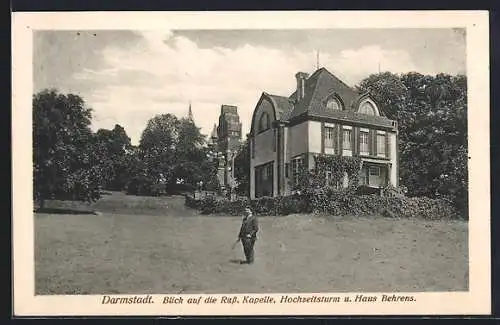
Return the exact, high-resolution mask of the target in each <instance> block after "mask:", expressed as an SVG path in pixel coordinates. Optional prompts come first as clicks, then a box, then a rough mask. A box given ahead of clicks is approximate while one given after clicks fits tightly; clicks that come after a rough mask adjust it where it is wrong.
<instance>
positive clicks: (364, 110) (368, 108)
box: [359, 100, 379, 116]
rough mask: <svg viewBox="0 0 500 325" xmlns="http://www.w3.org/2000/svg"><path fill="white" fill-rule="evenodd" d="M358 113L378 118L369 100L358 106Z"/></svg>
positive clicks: (375, 109) (374, 107)
mask: <svg viewBox="0 0 500 325" xmlns="http://www.w3.org/2000/svg"><path fill="white" fill-rule="evenodd" d="M359 113H361V114H366V115H374V116H379V113H378V109H377V107H376V106H375V104H374V103H373V102H372V101H371V100H365V101H363V102H362V103H361V105H359Z"/></svg>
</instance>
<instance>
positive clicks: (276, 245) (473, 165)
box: [13, 12, 490, 314]
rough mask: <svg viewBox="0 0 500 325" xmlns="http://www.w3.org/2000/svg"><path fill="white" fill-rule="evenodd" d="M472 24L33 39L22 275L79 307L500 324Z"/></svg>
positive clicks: (483, 91) (40, 293)
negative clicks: (493, 297)
mask: <svg viewBox="0 0 500 325" xmlns="http://www.w3.org/2000/svg"><path fill="white" fill-rule="evenodd" d="M324 14H325V15H327V14H328V13H324ZM330 14H331V13H330ZM469 14H470V15H469V16H468V15H465V14H464V16H463V17H462V16H460V13H457V19H456V21H460V19H462V18H463V23H461V24H460V23H454V21H453V20H452V22H451V23H449V24H446V23H444V22H445V21H446V20H444V19H442V18H443V17H440V16H439V15H438V14H436V15H437V16H436V17H434V18H433V19H432V16H428V18H427V19H426V20H425V22H423V23H422V26H421V27H419V25H418V24H416V23H414V24H406V25H405V24H404V21H403V23H401V20H400V26H397V25H395V26H391V27H388V26H383V25H382V23H379V24H380V26H379V27H377V25H376V22H383V21H384V19H381V16H380V15H379V16H376V14H375V13H373V16H374V19H375V20H374V21H375V23H373V24H371V27H369V26H370V24H367V27H363V24H360V25H361V27H359V26H357V27H356V28H353V26H352V24H355V21H358V18H359V19H361V18H362V17H358V18H356V17H355V15H356V14H352V15H354V16H353V17H352V18H349V17H348V14H347V13H345V14H343V16H342V17H343V19H344V21H346V23H345V26H340V25H339V24H334V25H328V24H325V23H323V22H324V21H329V19H322V20H318V26H315V27H312V23H313V22H314V17H313V16H311V17H310V18H309V19H310V20H312V23H311V25H305V27H303V26H304V25H303V24H302V25H301V24H298V27H294V26H293V25H292V26H291V25H289V24H287V23H285V22H283V25H281V27H280V24H277V23H276V22H274V23H270V24H267V25H266V22H269V21H270V20H271V21H272V18H271V16H269V15H267V16H263V17H262V25H261V26H256V25H255V24H253V25H252V24H250V22H251V21H253V22H255V21H254V20H253V19H252V15H250V14H249V15H248V16H246V15H245V14H243V13H241V18H240V19H241V20H242V21H248V22H249V25H248V27H244V26H245V25H244V24H242V25H239V26H237V27H232V26H231V24H230V23H227V24H225V23H223V22H224V21H225V20H224V19H223V18H224V17H223V16H221V17H219V18H220V20H218V22H217V23H214V24H213V27H211V26H210V24H208V23H206V24H203V26H202V27H197V24H196V21H194V22H193V20H196V19H200V20H201V19H202V17H203V16H196V17H197V18H194V19H193V17H192V18H190V19H188V17H184V18H185V19H184V20H182V19H179V21H181V24H180V25H179V26H177V27H176V26H175V23H174V22H175V21H176V20H175V19H173V20H172V21H174V22H171V23H166V24H164V27H162V26H161V23H159V22H158V23H155V24H153V25H152V27H148V26H147V25H146V23H147V21H148V19H147V16H145V17H144V18H143V21H145V22H144V24H143V25H140V24H136V25H134V24H133V23H132V22H130V24H129V25H128V26H125V25H124V22H123V20H126V19H125V18H124V19H123V20H118V23H117V24H118V27H116V28H114V27H113V24H112V22H111V21H107V22H106V23H107V24H105V23H104V22H102V21H101V20H98V19H96V20H95V21H98V23H96V24H93V22H95V21H93V18H92V16H88V17H85V16H83V17H84V18H87V20H85V21H87V24H86V25H83V23H82V21H83V20H81V21H79V23H77V22H75V21H73V20H71V19H67V20H64V19H61V21H62V24H63V25H64V24H65V26H62V27H58V26H57V25H54V26H53V27H52V28H48V27H43V28H39V29H37V28H36V26H35V25H32V27H31V28H30V30H29V31H23V33H28V32H29V33H30V36H31V37H30V38H29V39H28V41H26V43H28V42H29V43H30V44H29V45H30V47H28V48H29V50H26V55H27V57H28V59H27V60H31V63H30V61H27V63H26V64H27V65H29V64H31V68H29V69H28V72H27V73H25V74H24V75H28V76H29V75H31V79H30V80H24V83H21V82H18V83H17V84H16V83H14V89H16V88H15V87H16V86H17V85H19V86H21V87H23V86H24V85H28V84H29V87H27V88H24V89H23V92H22V96H21V95H20V94H21V92H19V93H16V92H14V97H16V96H17V97H23V99H22V103H23V104H22V105H19V106H17V107H16V106H14V107H13V111H16V110H17V115H16V114H14V116H13V119H14V120H16V118H17V123H23V122H22V119H24V121H26V123H24V124H25V125H24V126H23V127H19V129H18V131H19V132H21V131H23V130H24V131H26V132H24V135H25V136H26V139H25V142H23V144H24V147H23V148H24V150H25V151H23V152H24V156H23V157H24V159H23V160H24V162H23V163H24V164H23V166H26V167H27V168H25V169H23V171H22V172H21V171H20V169H19V168H18V169H17V171H18V172H19V173H20V174H21V173H22V174H24V177H25V178H26V177H27V178H29V179H27V182H24V181H20V183H19V184H26V186H27V187H25V188H24V189H21V188H20V187H19V186H21V185H19V184H18V185H16V186H18V188H17V191H16V188H15V186H14V191H15V193H18V194H17V195H18V198H19V197H20V195H22V197H23V201H22V202H23V203H21V205H23V206H24V207H23V211H25V212H27V213H28V214H29V213H31V214H29V215H23V216H22V217H21V216H20V215H16V214H14V220H15V219H16V218H19V219H21V218H25V219H23V220H26V221H19V222H18V223H17V227H18V228H17V229H18V230H17V231H16V230H15V231H14V241H15V244H14V246H15V248H14V253H16V247H18V248H17V249H18V251H17V253H18V254H20V256H23V258H24V259H23V260H25V261H28V260H30V263H31V264H30V265H31V266H30V267H31V268H32V270H31V271H29V272H28V273H27V274H26V275H19V276H17V272H19V273H20V272H27V271H26V270H24V268H23V269H21V267H20V266H19V267H17V265H15V272H16V273H15V277H16V276H17V279H18V281H20V280H19V279H24V278H29V277H31V278H30V279H29V283H30V286H31V287H30V289H24V290H28V291H29V290H32V293H31V295H33V298H31V299H38V298H40V299H52V298H57V297H60V299H69V300H68V301H71V303H68V304H67V305H66V306H65V308H66V309H68V308H70V307H71V306H73V307H74V308H77V309H78V310H81V308H83V307H82V306H81V305H83V304H85V303H89V302H91V304H92V306H89V308H90V309H92V308H94V309H99V308H115V309H113V310H114V311H115V312H118V311H120V310H121V311H124V312H127V313H131V312H132V311H131V310H133V309H134V308H137V309H138V310H139V311H138V312H139V313H141V312H146V313H148V312H149V311H150V310H151V311H152V310H153V309H154V310H155V311H156V313H155V314H161V313H162V310H163V312H164V313H166V314H180V313H182V314H185V313H193V314H197V312H196V308H199V313H203V314H211V313H212V312H211V311H210V308H212V310H213V313H215V314H225V313H227V314H246V313H248V312H249V308H250V309H251V311H250V312H251V313H254V314H259V313H260V314H262V313H264V314H274V313H279V314H284V313H287V312H286V311H285V309H283V308H288V313H291V314H297V313H299V314H300V313H310V312H311V310H312V311H313V313H314V310H315V308H316V309H317V312H318V313H321V314H325V313H326V314H335V313H336V312H338V313H360V312H361V311H360V307H361V306H363V308H365V307H366V309H367V311H370V314H376V313H378V311H377V310H379V311H380V312H381V313H384V312H391V311H392V313H397V311H398V310H401V312H402V313H412V312H413V313H414V314H415V313H416V311H419V312H421V313H426V312H429V313H431V312H432V311H431V310H432V308H439V306H441V307H442V310H443V311H444V312H447V311H448V312H449V313H454V314H459V313H460V311H463V312H466V310H467V308H471V310H473V311H474V312H475V313H476V314H478V313H481V311H483V312H489V308H490V304H489V300H488V299H489V282H488V281H489V272H490V270H489V261H485V262H484V263H483V262H480V261H482V260H480V258H481V259H483V260H484V259H485V258H486V259H489V248H488V247H482V246H479V245H483V244H485V242H486V243H487V244H488V245H489V241H488V240H487V239H488V238H489V237H488V236H489V210H488V206H489V190H488V187H487V186H489V165H488V164H489V158H488V157H489V156H488V152H485V151H484V149H485V148H486V149H487V148H488V145H487V141H488V138H489V130H488V125H489V120H488V109H489V104H488V94H489V89H488V88H487V87H488V84H487V75H486V76H485V75H483V73H484V71H485V72H487V60H486V61H481V60H479V61H477V60H474V61H473V62H474V63H476V64H477V65H483V66H484V67H483V66H481V67H480V68H479V70H477V69H478V68H477V67H476V66H473V65H471V58H470V55H479V57H480V58H484V57H485V58H488V55H489V54H488V53H482V54H481V53H480V54H477V52H478V51H479V50H482V49H484V48H482V47H481V46H483V43H480V42H479V43H478V44H479V46H475V47H474V48H475V51H476V52H474V51H472V50H471V49H470V46H471V44H474V43H473V42H474V38H473V37H472V36H473V35H478V33H477V31H474V30H473V29H471V26H474V27H475V26H476V25H472V24H468V21H467V19H466V18H470V17H475V16H474V15H473V14H471V13H469ZM61 15H63V14H62V13H61ZM68 15H69V13H68ZM102 15H105V14H102ZM137 15H138V17H139V16H140V14H139V13H137ZM172 15H174V14H172ZM206 15H207V17H208V16H210V14H209V13H207V14H206ZM303 15H304V16H303V17H308V14H307V13H304V14H303ZM335 15H336V16H333V17H340V15H342V13H336V14H335ZM367 15H368V16H367ZM387 15H389V14H388V13H387ZM390 15H391V17H392V15H394V17H398V13H397V12H396V13H392V14H390ZM174 16H175V15H174ZM98 17H101V18H103V17H104V16H98ZM363 17H365V18H366V17H369V14H368V13H365V16H363ZM377 17H379V18H378V19H377ZM401 17H402V16H400V18H401ZM174 18H175V17H174ZM181 18H182V17H181ZM416 18H418V17H416ZM420 18H422V17H420ZM451 18H453V17H451ZM484 18H486V19H484ZM154 19H155V18H152V19H151V20H152V21H154ZM212 19H214V20H217V19H218V18H217V17H213V18H212ZM256 19H257V18H256ZM475 19H476V20H474V22H476V23H477V22H478V21H479V22H482V23H483V24H485V25H486V27H484V26H483V25H479V27H481V28H483V29H481V31H482V30H484V28H486V31H487V15H486V17H484V15H480V14H478V16H477V17H475ZM40 20H42V18H39V20H38V21H40ZM104 20H105V19H104ZM228 20H229V21H233V20H231V19H228ZM277 20H278V21H279V19H278V18H277ZM26 21H27V22H29V20H26ZM71 21H73V22H72V23H70V22H71ZM165 21H166V22H168V20H165ZM186 21H191V25H192V26H189V24H187V23H186ZM290 21H294V19H290ZM182 22H184V23H182ZM349 22H350V24H351V25H348V23H349ZM406 22H408V20H406ZM430 22H434V25H432V24H431V23H430ZM72 24H73V25H72ZM42 25H44V26H50V24H49V18H45V19H43V23H42ZM73 26H74V27H73ZM96 26H97V27H96ZM242 26H243V27H242ZM268 26H269V27H268ZM308 26H309V27H308ZM17 27H18V28H19V29H21V28H22V26H20V25H19V26H17ZM382 27H384V28H382ZM471 33H472V34H471ZM474 33H476V34H474ZM471 35H472V36H471ZM486 37H488V35H487V34H486ZM478 39H480V38H478ZM14 42H15V41H14ZM477 42H478V41H476V43H477ZM485 48H486V49H487V45H486V47H485ZM481 55H482V56H481ZM18 60H19V62H20V60H21V59H20V58H18ZM23 62H24V61H23ZM14 68H15V65H14ZM477 71H479V72H477ZM14 73H16V70H15V69H14ZM474 78H475V79H474ZM481 78H483V79H481ZM484 78H486V81H484ZM478 80H479V81H478ZM485 82H486V83H485ZM481 85H482V86H481ZM471 89H475V90H476V93H475V95H474V94H472V90H471ZM478 89H479V92H478ZM27 90H30V92H29V93H28V92H27ZM471 94H472V95H471ZM471 96H475V97H474V98H475V99H476V100H475V101H472V99H473V98H471ZM14 103H15V101H14ZM471 103H472V104H471ZM484 103H485V104H484ZM26 105H29V107H28V106H26ZM21 111H22V113H21ZM473 114H476V115H475V116H473ZM485 116H486V120H485V119H484V117H485ZM474 118H476V119H481V120H479V121H478V120H476V122H474V121H473V120H471V119H474ZM484 121H486V122H487V124H484ZM28 122H30V123H28ZM482 123H483V124H482ZM16 125H17V124H15V125H14V126H13V128H16ZM485 128H486V129H485ZM27 132H29V133H27ZM472 141H475V142H474V144H476V143H478V142H479V145H474V146H472V145H471V143H472ZM482 141H483V142H482ZM484 141H486V142H484ZM18 148H20V146H19V147H18ZM26 150H27V151H26ZM19 151H20V150H19ZM28 151H29V152H28ZM26 157H30V158H28V159H30V160H28V161H26V160H27V159H26ZM485 158H487V159H485ZM20 160H21V159H20ZM18 166H19V165H18ZM14 169H16V160H15V159H14ZM14 175H15V173H14ZM474 175H476V176H477V180H473V179H472V177H473V176H474ZM485 177H486V178H485ZM483 182H488V185H486V184H484V183H483ZM478 184H479V188H477V185H478ZM473 185H474V186H476V188H473ZM481 186H484V187H483V188H482V189H481ZM484 190H486V191H487V193H486V196H485V195H484V193H485V192H482V191H484ZM474 191H475V192H474ZM478 191H479V192H478ZM474 193H475V194H474ZM481 193H483V194H481ZM14 195H16V194H14ZM473 195H475V196H473ZM478 196H479V198H478ZM473 198H475V199H474V200H473ZM15 202H16V201H15ZM473 204H474V205H473ZM474 207H475V208H474ZM477 208H481V209H484V211H481V210H478V209H477ZM473 223H474V225H476V226H475V228H474V229H475V232H476V233H475V234H472V233H471V232H472V228H471V224H473ZM21 224H22V225H24V226H21ZM14 227H15V229H16V221H14ZM22 227H24V228H22ZM21 228H22V229H21ZM28 228H30V229H28ZM19 233H20V234H23V236H27V237H26V238H27V239H26V238H25V240H24V242H21V239H20V238H16V235H17V234H19ZM484 236H486V237H484ZM28 237H29V238H28ZM481 237H483V238H482V239H481ZM485 238H486V241H485ZM476 240H477V243H479V244H475V243H476ZM481 243H482V244H481ZM27 244H28V245H27ZM24 245H27V246H32V247H31V248H29V251H28V250H26V251H23V252H21V250H22V249H25V248H21V247H20V246H24ZM474 245H475V246H474ZM474 247H475V248H474ZM478 252H479V255H478ZM481 252H482V253H481ZM472 254H476V255H474V258H473V257H472V256H471V255H472ZM14 256H16V255H14ZM473 262H474V263H477V264H473ZM481 263H482V264H481ZM481 281H482V282H481ZM473 282H476V283H477V286H476V288H474V287H473V284H472V283H473ZM26 283H28V282H26ZM486 284H487V285H488V287H487V286H486ZM19 290H21V289H19ZM14 291H16V289H14ZM472 293H474V294H476V296H475V298H474V299H472V297H471V296H470V295H472ZM28 294H30V293H28ZM426 295H429V296H426ZM439 295H444V296H443V298H439ZM454 295H456V297H457V299H459V300H457V301H460V302H461V303H462V304H463V306H459V305H457V304H458V302H455V303H452V302H451V301H452V299H453V297H455V296H454ZM445 296H446V297H447V298H444V297H445ZM63 297H64V298H63ZM91 297H93V298H92V299H89V298H91ZM426 297H430V298H429V300H427V298H426ZM80 298H82V299H85V303H83V302H82V303H78V300H75V299H80ZM189 299H191V301H190V302H188V301H189ZM440 299H441V300H440ZM63 301H64V300H61V303H62V305H64V302H63ZM430 301H432V303H429V302H430ZM472 301H474V303H472ZM47 303H48V300H47ZM447 303H448V304H450V306H447V305H446V304H447ZM468 304H469V306H467V305H468ZM35 305H36V304H35ZM76 305H80V306H79V307H78V306H76ZM39 306H41V305H39ZM418 306H420V307H418ZM73 307H71V308H73ZM29 308H34V309H36V310H37V313H39V314H40V313H44V311H43V310H41V308H39V307H34V306H25V307H24V308H23V310H29ZM51 308H52V309H51V310H55V309H54V308H56V307H51ZM61 308H62V307H61ZM141 308H146V309H143V310H141ZM147 308H150V309H147ZM162 308H163V309H162ZM176 308H177V309H176ZM185 308H191V309H193V310H194V311H193V312H191V311H186V310H187V309H185ZM223 308H226V312H224V309H223ZM258 308H261V309H263V310H264V311H261V312H259V311H257V310H256V309H258ZM273 308H274V309H273ZM342 308H345V309H347V311H346V312H343V311H342ZM426 308H428V311H426ZM191 309H190V310H191ZM303 309H305V311H301V310H303ZM201 310H203V311H201ZM69 313H71V312H69ZM89 313H92V312H89ZM98 313H100V314H103V313H104V312H103V311H99V312H98Z"/></svg>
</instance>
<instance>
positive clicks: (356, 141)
mask: <svg viewBox="0 0 500 325" xmlns="http://www.w3.org/2000/svg"><path fill="white" fill-rule="evenodd" d="M352 141H353V143H352V152H353V155H354V156H357V155H359V127H358V126H354V127H353V128H352Z"/></svg>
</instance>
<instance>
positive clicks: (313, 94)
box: [289, 68, 359, 118]
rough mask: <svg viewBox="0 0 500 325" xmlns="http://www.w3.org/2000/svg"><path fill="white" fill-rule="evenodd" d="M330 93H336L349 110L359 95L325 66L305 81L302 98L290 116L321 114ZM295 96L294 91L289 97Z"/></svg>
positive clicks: (324, 110)
mask: <svg viewBox="0 0 500 325" xmlns="http://www.w3.org/2000/svg"><path fill="white" fill-rule="evenodd" d="M332 94H337V95H338V97H340V99H341V100H342V102H343V104H344V109H345V110H349V111H352V110H353V103H354V102H355V101H356V99H357V98H358V97H359V94H358V93H357V92H356V91H355V90H354V89H352V88H351V87H349V86H348V85H346V84H345V83H344V82H342V81H341V80H340V79H339V78H337V77H335V76H334V75H333V74H331V73H330V72H329V71H328V70H326V69H325V68H321V69H319V70H317V71H316V72H314V73H313V74H312V75H311V76H310V77H309V78H308V79H307V80H306V81H305V94H304V98H303V99H301V100H300V101H299V102H297V103H296V104H295V108H294V110H293V112H292V113H291V114H290V118H293V117H295V116H299V115H302V114H305V113H311V114H314V115H321V114H322V113H324V112H326V107H325V103H324V101H325V99H326V98H327V97H328V96H329V95H332ZM295 97H296V92H294V93H293V94H292V95H291V96H290V97H289V98H290V99H293V98H295Z"/></svg>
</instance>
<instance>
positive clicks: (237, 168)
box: [234, 137, 250, 196]
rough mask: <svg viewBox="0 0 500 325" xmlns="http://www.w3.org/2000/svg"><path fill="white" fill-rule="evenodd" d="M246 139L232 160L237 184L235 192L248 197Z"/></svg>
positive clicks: (248, 176)
mask: <svg viewBox="0 0 500 325" xmlns="http://www.w3.org/2000/svg"><path fill="white" fill-rule="evenodd" d="M249 141H250V140H249V139H248V137H247V138H246V139H245V141H244V142H243V144H242V146H241V147H240V148H239V150H238V153H237V154H236V157H235V159H234V176H235V178H236V180H237V182H238V186H237V187H236V192H237V193H238V194H239V195H244V196H249V195H250V146H249Z"/></svg>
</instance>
